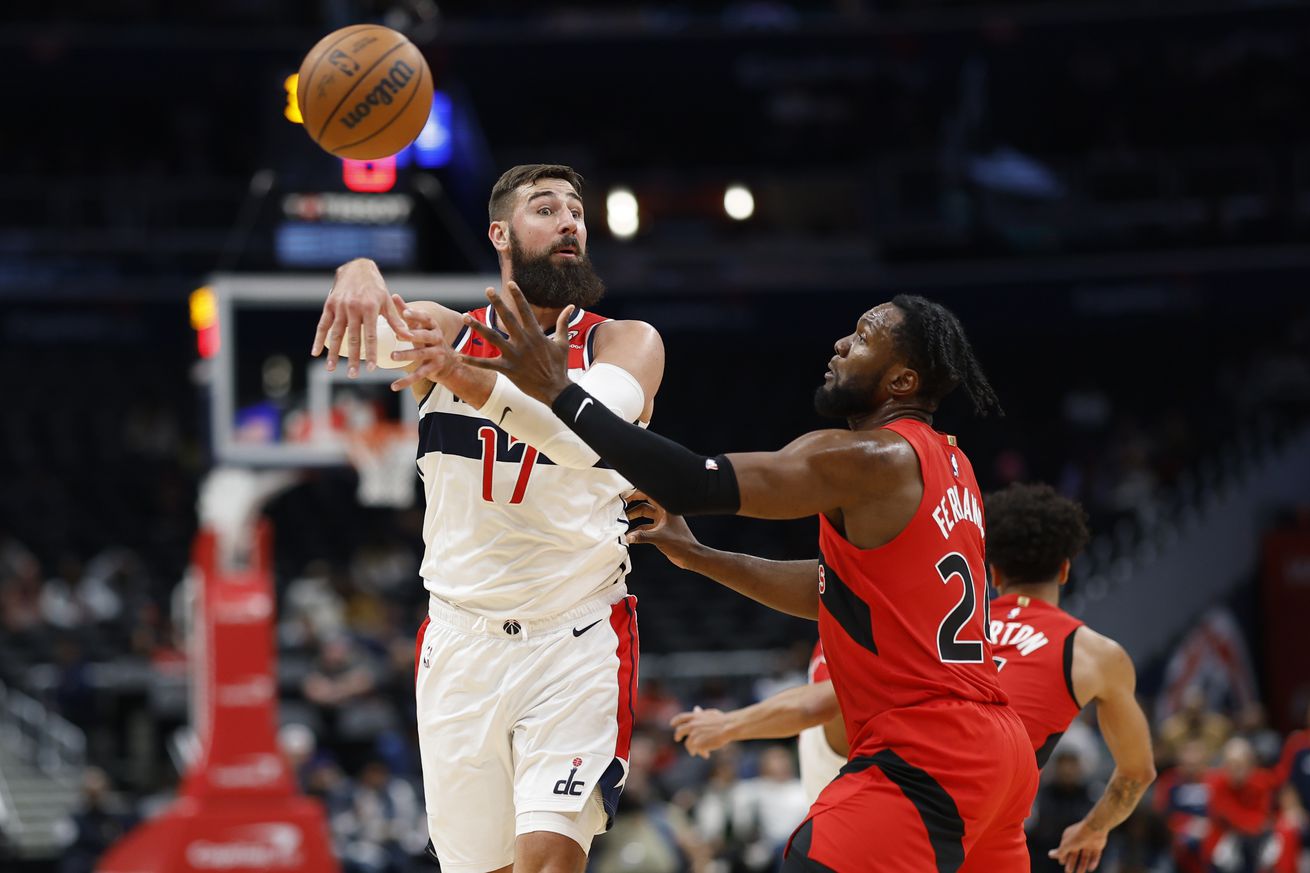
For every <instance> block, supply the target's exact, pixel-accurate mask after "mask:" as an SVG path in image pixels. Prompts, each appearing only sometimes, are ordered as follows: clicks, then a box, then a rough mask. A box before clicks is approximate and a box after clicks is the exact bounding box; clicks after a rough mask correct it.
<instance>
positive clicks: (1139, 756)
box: [628, 484, 1155, 871]
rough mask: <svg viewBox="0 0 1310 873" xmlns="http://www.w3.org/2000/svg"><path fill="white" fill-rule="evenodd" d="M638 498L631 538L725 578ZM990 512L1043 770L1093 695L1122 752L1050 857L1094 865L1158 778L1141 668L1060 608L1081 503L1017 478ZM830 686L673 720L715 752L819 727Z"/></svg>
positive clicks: (1017, 687)
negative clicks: (638, 524)
mask: <svg viewBox="0 0 1310 873" xmlns="http://www.w3.org/2000/svg"><path fill="white" fill-rule="evenodd" d="M639 498H640V495H638V499H637V500H634V501H633V509H632V510H631V511H630V515H631V516H632V518H634V519H636V518H647V519H650V520H651V522H652V523H651V524H650V525H649V526H647V527H643V528H639V529H637V530H634V531H633V532H632V533H631V534H629V536H628V539H629V541H630V542H634V543H636V542H646V543H651V544H652V545H654V546H656V547H657V548H659V549H660V551H661V552H663V553H664V554H665V555H666V556H667V557H668V558H669V559H670V560H671V561H672V562H673V563H674V564H676V565H677V566H679V567H682V568H684V569H687V570H692V571H694V572H699V573H702V574H703V575H709V576H710V578H712V579H715V581H723V580H722V579H720V578H718V577H716V576H714V575H713V574H712V573H708V572H706V570H712V569H713V568H715V567H716V566H722V565H723V563H724V561H725V558H724V557H709V553H711V552H713V550H710V549H707V548H706V547H705V546H704V545H702V544H701V543H700V542H699V541H697V540H696V539H695V537H694V536H693V535H692V533H691V531H690V529H689V528H688V527H687V524H686V522H685V521H683V520H682V519H681V518H678V517H676V516H670V515H669V514H668V513H666V512H664V511H663V510H662V509H660V508H659V507H651V506H649V505H648V504H645V505H640V504H639ZM986 513H987V565H988V569H989V570H990V571H991V575H992V581H993V582H994V583H995V585H996V587H997V590H998V591H999V592H1000V596H999V597H997V598H996V599H995V600H993V601H992V604H991V615H992V620H991V636H992V652H993V658H994V660H995V661H996V664H997V667H998V669H999V670H1000V678H1001V687H1002V688H1003V689H1005V692H1006V694H1007V695H1008V696H1009V698H1010V705H1011V706H1012V707H1014V709H1015V711H1016V712H1017V713H1018V714H1019V718H1020V719H1021V720H1022V721H1023V723H1024V728H1025V729H1026V730H1027V732H1028V736H1029V739H1030V741H1031V742H1032V746H1033V749H1034V750H1035V752H1036V759H1037V766H1038V767H1041V766H1043V765H1044V764H1045V763H1046V760H1047V758H1048V757H1049V756H1050V754H1051V750H1052V749H1054V748H1055V744H1056V743H1057V742H1058V741H1059V739H1060V737H1061V736H1062V735H1063V734H1064V731H1065V730H1066V729H1067V728H1068V727H1069V723H1070V722H1072V721H1073V720H1074V718H1075V717H1077V715H1078V713H1079V711H1080V710H1081V709H1082V707H1083V706H1084V705H1086V704H1088V703H1091V702H1093V701H1095V703H1096V712H1097V721H1098V723H1099V724H1100V727H1101V733H1102V735H1103V736H1104V737H1105V742H1106V745H1107V746H1108V747H1109V749H1110V754H1111V755H1112V757H1113V758H1114V762H1115V769H1114V773H1113V775H1112V776H1111V777H1110V781H1109V783H1108V784H1107V785H1106V788H1105V791H1104V793H1103V794H1102V795H1101V798H1100V799H1099V800H1098V801H1097V803H1096V805H1095V806H1094V807H1093V808H1092V810H1091V811H1090V812H1089V813H1088V814H1087V815H1086V816H1085V817H1084V818H1083V820H1082V821H1080V822H1078V823H1077V824H1075V825H1072V826H1070V827H1069V828H1067V829H1066V830H1065V832H1064V835H1063V837H1062V839H1061V841H1060V845H1059V847H1058V848H1057V849H1055V850H1052V852H1051V853H1050V854H1051V857H1052V858H1055V859H1056V860H1058V861H1059V862H1060V863H1061V864H1064V865H1065V869H1066V870H1068V871H1083V870H1094V869H1096V867H1097V865H1098V864H1099V863H1100V858H1101V853H1102V852H1103V851H1104V849H1105V842H1106V837H1107V835H1108V833H1109V831H1110V830H1111V829H1112V828H1114V827H1115V826H1116V825H1118V824H1119V823H1120V822H1122V821H1123V820H1124V819H1126V818H1127V817H1128V815H1129V814H1130V813H1131V812H1132V811H1133V809H1134V808H1135V807H1136V806H1137V803H1138V801H1139V800H1140V799H1141V797H1142V795H1143V793H1145V791H1146V789H1147V787H1148V786H1149V785H1150V784H1151V782H1152V781H1153V780H1154V779H1155V766H1154V755H1153V753H1152V749H1151V733H1150V726H1149V725H1148V723H1147V720H1146V715H1145V714H1144V713H1143V712H1142V710H1141V707H1140V706H1139V705H1138V703H1137V698H1136V696H1135V691H1136V686H1137V675H1136V671H1135V670H1134V669H1133V664H1132V661H1131V660H1130V659H1129V658H1128V655H1127V653H1125V652H1124V650H1123V648H1122V647H1120V646H1119V645H1118V644H1117V643H1115V642H1114V641H1113V640H1111V639H1109V638H1107V637H1105V636H1102V635H1101V634H1098V633H1096V632H1095V631H1093V630H1092V629H1091V628H1088V627H1086V626H1084V625H1083V624H1082V622H1080V621H1078V620H1077V619H1075V618H1074V617H1073V616H1071V615H1069V614H1068V613H1066V612H1064V611H1063V610H1061V609H1060V608H1059V605H1058V604H1059V598H1060V586H1061V585H1063V584H1065V583H1066V582H1067V581H1068V579H1069V568H1070V566H1071V564H1072V561H1073V558H1074V557H1076V556H1077V555H1078V553H1079V552H1081V551H1082V549H1083V547H1084V546H1086V544H1087V540H1088V531H1087V522H1086V513H1084V511H1083V509H1082V507H1080V506H1079V505H1078V504H1077V503H1075V502H1074V501H1072V500H1069V499H1068V498H1065V497H1061V496H1060V495H1059V494H1057V493H1056V492H1055V490H1054V489H1052V488H1051V487H1050V486H1049V485H1019V484H1015V485H1011V486H1010V487H1008V488H1006V489H1004V490H1002V491H998V492H996V493H994V494H992V495H990V496H989V497H988V498H987V500H986ZM720 555H722V553H720ZM825 690H826V689H824V688H822V687H821V686H812V688H810V689H807V693H806V694H805V695H801V694H792V693H791V692H792V691H795V689H789V691H786V692H782V693H781V694H777V695H775V696H773V697H771V698H769V699H768V700H765V701H762V702H760V703H757V704H755V705H754V706H751V707H746V708H745V709H740V710H736V711H734V712H729V713H720V712H718V711H717V710H700V711H696V712H692V713H682V714H680V715H679V716H677V718H676V719H675V720H674V726H675V729H676V731H677V733H676V734H675V738H682V737H683V736H686V737H687V739H688V743H687V751H689V752H691V753H693V754H697V753H701V754H708V753H709V752H710V751H713V750H714V749H716V748H718V747H720V746H722V745H724V744H725V743H727V742H730V741H732V740H741V739H761V738H764V737H780V736H788V735H789V734H784V733H781V732H779V731H780V730H781V729H782V728H783V727H793V728H797V729H799V728H804V729H806V730H810V731H813V730H815V729H816V727H818V726H819V725H822V724H823V721H824V713H825V707H826V706H833V707H835V706H836V705H837V700H836V697H835V695H831V696H830V697H829V699H827V700H825V699H824V691H825ZM829 693H830V692H829ZM784 695H787V696H785V697H784ZM693 737H694V738H695V740H696V747H695V748H693V746H692V741H691V740H692V738H693ZM840 740H844V737H840V738H839V741H840ZM833 748H837V746H836V744H834V745H833ZM802 761H804V752H803V751H802Z"/></svg>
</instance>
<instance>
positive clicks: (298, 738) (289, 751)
mask: <svg viewBox="0 0 1310 873" xmlns="http://www.w3.org/2000/svg"><path fill="white" fill-rule="evenodd" d="M277 745H278V748H279V749H280V750H281V751H282V757H283V758H285V759H286V762H287V768H288V769H289V770H290V771H291V778H293V779H295V780H296V784H297V785H298V786H299V787H300V790H301V791H304V790H306V787H307V785H308V781H309V774H310V768H311V766H312V764H313V761H314V752H315V749H316V748H317V745H318V743H317V741H316V740H315V739H314V732H313V731H311V730H310V729H309V728H307V727H305V726H304V725H303V724H295V723H292V724H287V725H283V726H282V727H281V729H280V730H278V732H277Z"/></svg>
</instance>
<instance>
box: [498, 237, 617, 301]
mask: <svg viewBox="0 0 1310 873" xmlns="http://www.w3.org/2000/svg"><path fill="white" fill-rule="evenodd" d="M551 254H552V253H551V252H549V251H547V252H544V253H543V254H541V255H537V256H530V255H527V254H524V252H523V249H522V247H521V246H519V245H518V244H516V243H515V242H514V239H513V235H512V234H511V237H510V250H509V262H510V268H511V269H512V270H513V273H514V281H515V282H517V283H518V286H519V289H520V290H522V291H523V296H524V297H526V298H528V302H529V303H531V304H532V305H533V306H541V307H544V308H546V309H563V308H564V307H565V306H568V305H569V304H573V305H574V306H576V307H578V308H579V309H588V308H590V307H592V306H594V305H596V303H597V302H599V300H600V299H601V298H602V297H604V296H605V283H604V282H602V281H601V279H600V276H597V275H596V270H595V268H593V267H592V266H591V259H590V258H588V257H587V256H586V255H585V254H578V255H575V256H574V257H572V258H566V259H565V260H564V261H563V262H561V263H559V264H554V263H551V260H550V256H551Z"/></svg>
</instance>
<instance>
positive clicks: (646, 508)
mask: <svg viewBox="0 0 1310 873" xmlns="http://www.w3.org/2000/svg"><path fill="white" fill-rule="evenodd" d="M626 512H627V515H628V521H637V520H639V519H645V520H646V521H654V520H655V510H653V509H651V508H650V504H649V503H639V504H637V505H636V506H629V507H628V508H627V510H626Z"/></svg>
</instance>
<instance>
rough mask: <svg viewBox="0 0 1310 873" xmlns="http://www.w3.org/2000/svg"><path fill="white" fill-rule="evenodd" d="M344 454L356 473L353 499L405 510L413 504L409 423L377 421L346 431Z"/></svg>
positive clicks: (413, 439) (412, 446)
mask: <svg viewBox="0 0 1310 873" xmlns="http://www.w3.org/2000/svg"><path fill="white" fill-rule="evenodd" d="M344 437H345V440H346V456H347V457H348V458H350V463H351V464H352V465H353V466H354V468H355V470H356V472H358V473H359V490H358V491H357V492H356V495H355V496H356V498H357V499H358V500H359V503H360V505H361V506H375V507H386V508H389V509H407V508H409V507H411V506H413V505H414V451H415V444H416V442H417V437H416V436H415V434H414V428H413V426H412V425H409V424H404V423H397V422H390V421H380V422H375V423H373V424H371V425H369V426H368V427H366V428H362V429H360V430H354V431H347V432H346V433H345V434H344Z"/></svg>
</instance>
